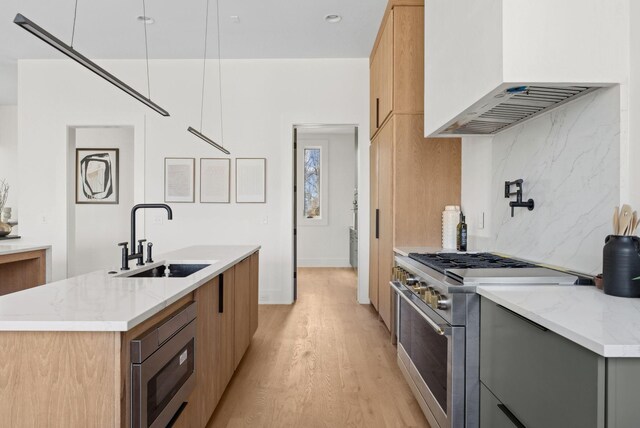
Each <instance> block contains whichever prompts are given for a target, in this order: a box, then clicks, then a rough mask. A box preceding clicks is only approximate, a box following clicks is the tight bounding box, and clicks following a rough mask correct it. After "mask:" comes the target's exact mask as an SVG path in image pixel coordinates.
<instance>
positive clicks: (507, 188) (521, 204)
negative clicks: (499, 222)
mask: <svg viewBox="0 0 640 428" xmlns="http://www.w3.org/2000/svg"><path fill="white" fill-rule="evenodd" d="M523 182H524V180H523V179H522V178H519V179H517V180H515V181H505V182H504V197H505V198H507V199H509V198H510V197H512V196H515V197H516V200H515V201H511V202H509V206H510V207H511V217H513V214H514V213H513V209H514V208H527V209H528V210H529V211H533V208H534V206H535V204H534V202H533V199H529V200H528V201H523V200H522V183H523ZM514 185H515V186H516V191H515V192H512V191H511V186H514Z"/></svg>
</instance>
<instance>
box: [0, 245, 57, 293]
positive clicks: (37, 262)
mask: <svg viewBox="0 0 640 428" xmlns="http://www.w3.org/2000/svg"><path fill="white" fill-rule="evenodd" d="M46 260H47V258H46V250H36V251H26V252H22V253H14V254H7V255H3V256H0V296H2V295H5V294H9V293H14V292H16V291H21V290H26V289H27V288H32V287H36V286H38V285H43V284H44V283H45V282H46V280H47V261H46Z"/></svg>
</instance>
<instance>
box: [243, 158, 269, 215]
mask: <svg viewBox="0 0 640 428" xmlns="http://www.w3.org/2000/svg"><path fill="white" fill-rule="evenodd" d="M236 202H237V203H239V204H242V203H248V204H250V203H257V204H263V203H266V202H267V160H266V159H265V158H236Z"/></svg>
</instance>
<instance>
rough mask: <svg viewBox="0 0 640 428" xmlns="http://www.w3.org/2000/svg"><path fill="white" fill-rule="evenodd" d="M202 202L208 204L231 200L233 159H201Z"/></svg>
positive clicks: (225, 202) (226, 202) (224, 202)
mask: <svg viewBox="0 0 640 428" xmlns="http://www.w3.org/2000/svg"><path fill="white" fill-rule="evenodd" d="M200 202H201V203H206V204H228V203H230V202H231V159H223V158H202V159H200Z"/></svg>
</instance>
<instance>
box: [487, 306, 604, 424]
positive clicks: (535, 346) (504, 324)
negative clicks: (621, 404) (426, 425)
mask: <svg viewBox="0 0 640 428" xmlns="http://www.w3.org/2000/svg"><path fill="white" fill-rule="evenodd" d="M480 379H481V381H482V382H483V383H484V384H485V385H486V386H487V387H488V388H489V390H491V392H493V393H494V394H495V396H496V397H497V398H498V399H499V400H500V401H501V402H502V403H504V404H505V405H506V406H507V408H509V409H510V410H511V411H512V412H513V413H514V414H516V415H517V417H518V419H519V420H520V421H521V422H522V423H523V424H524V425H525V426H526V427H527V428H537V427H540V428H553V427H558V428H571V427H576V428H588V427H603V426H604V393H605V383H604V381H605V363H604V358H602V357H600V356H598V355H596V354H594V353H592V352H591V351H589V350H587V349H585V348H583V347H581V346H579V345H577V344H575V343H573V342H571V341H569V340H567V339H565V338H563V337H561V336H559V335H557V334H555V333H553V332H552V331H550V330H546V329H544V328H543V327H541V326H539V325H537V324H535V323H532V322H531V321H529V320H526V319H524V318H523V317H521V316H519V315H517V314H515V313H513V312H511V311H509V310H507V309H506V308H503V307H501V306H499V305H497V304H495V303H494V302H492V301H490V300H488V299H485V298H482V301H481V312H480Z"/></svg>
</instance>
